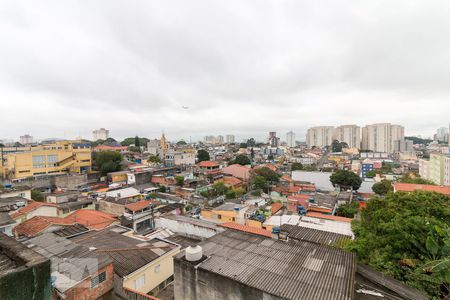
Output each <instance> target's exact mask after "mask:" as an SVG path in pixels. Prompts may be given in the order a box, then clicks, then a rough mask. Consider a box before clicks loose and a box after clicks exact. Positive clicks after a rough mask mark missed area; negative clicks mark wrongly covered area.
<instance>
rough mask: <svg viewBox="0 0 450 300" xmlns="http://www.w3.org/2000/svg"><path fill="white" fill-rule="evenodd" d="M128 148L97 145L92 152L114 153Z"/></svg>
mask: <svg viewBox="0 0 450 300" xmlns="http://www.w3.org/2000/svg"><path fill="white" fill-rule="evenodd" d="M127 149H128V147H125V146H108V145H98V146H97V147H95V148H94V150H100V151H101V150H113V151H114V150H115V151H124V150H127Z"/></svg>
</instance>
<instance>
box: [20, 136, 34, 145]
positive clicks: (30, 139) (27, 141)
mask: <svg viewBox="0 0 450 300" xmlns="http://www.w3.org/2000/svg"><path fill="white" fill-rule="evenodd" d="M19 141H20V143H21V144H22V145H28V144H32V143H33V137H32V136H31V135H29V134H25V135H22V136H20V137H19Z"/></svg>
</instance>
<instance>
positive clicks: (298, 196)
mask: <svg viewBox="0 0 450 300" xmlns="http://www.w3.org/2000/svg"><path fill="white" fill-rule="evenodd" d="M309 198H311V195H307V194H296V195H292V196H288V200H291V201H296V200H309Z"/></svg>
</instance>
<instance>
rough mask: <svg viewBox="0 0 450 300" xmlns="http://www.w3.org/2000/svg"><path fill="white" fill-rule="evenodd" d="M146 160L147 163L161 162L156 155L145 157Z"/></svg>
mask: <svg viewBox="0 0 450 300" xmlns="http://www.w3.org/2000/svg"><path fill="white" fill-rule="evenodd" d="M147 161H148V162H149V163H155V164H159V163H161V159H160V158H159V157H158V156H156V155H150V157H149V158H148V159H147Z"/></svg>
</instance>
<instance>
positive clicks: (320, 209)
mask: <svg viewBox="0 0 450 300" xmlns="http://www.w3.org/2000/svg"><path fill="white" fill-rule="evenodd" d="M308 211H315V212H319V213H332V212H333V210H332V209H331V208H325V207H317V206H310V207H308Z"/></svg>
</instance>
